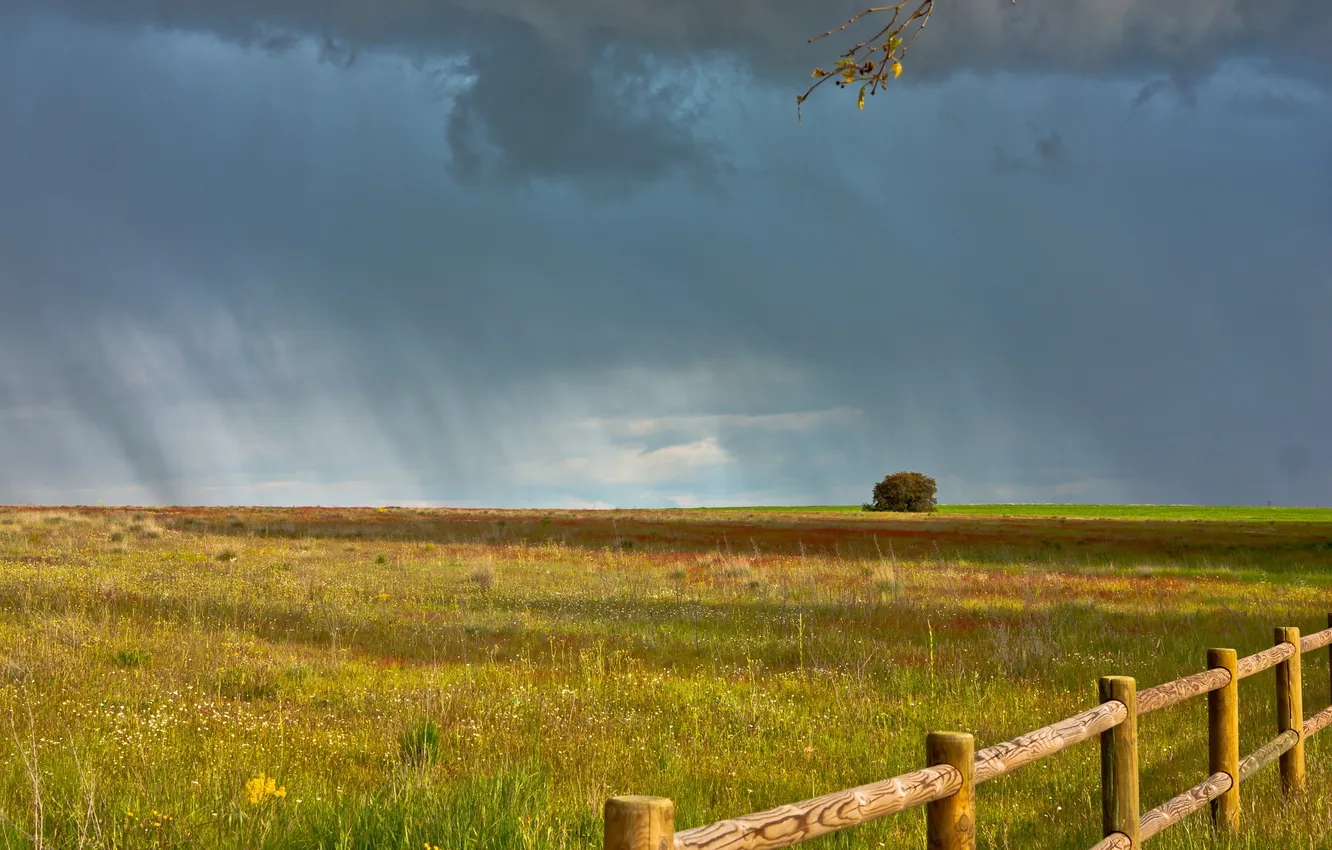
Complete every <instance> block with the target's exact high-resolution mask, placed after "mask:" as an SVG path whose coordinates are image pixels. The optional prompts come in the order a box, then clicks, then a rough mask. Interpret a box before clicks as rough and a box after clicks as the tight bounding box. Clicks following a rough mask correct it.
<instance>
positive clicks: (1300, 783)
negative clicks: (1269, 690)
mask: <svg viewBox="0 0 1332 850" xmlns="http://www.w3.org/2000/svg"><path fill="white" fill-rule="evenodd" d="M1276 640H1277V643H1282V642H1286V643H1293V644H1295V654H1294V655H1292V656H1291V657H1290V658H1287V659H1286V660H1285V661H1282V662H1281V663H1280V664H1278V665H1277V672H1276V680H1277V732H1278V734H1279V733H1281V732H1285V731H1286V730H1288V729H1294V730H1295V732H1296V734H1298V735H1299V736H1300V739H1299V740H1298V741H1296V742H1295V746H1293V747H1291V748H1290V749H1289V750H1287V751H1286V752H1284V753H1282V754H1281V790H1283V791H1285V792H1286V793H1288V794H1289V793H1291V792H1293V791H1302V790H1304V684H1303V680H1302V679H1301V676H1300V630H1299V629H1297V628H1294V627H1292V626H1279V627H1277V630H1276Z"/></svg>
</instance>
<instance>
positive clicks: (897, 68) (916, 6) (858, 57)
mask: <svg viewBox="0 0 1332 850" xmlns="http://www.w3.org/2000/svg"><path fill="white" fill-rule="evenodd" d="M1009 3H1010V4H1011V5H1014V6H1016V5H1017V0H1009ZM933 14H934V0H901V2H898V3H889V4H888V5H886V6H873V7H871V8H868V9H866V10H865V11H863V12H860V13H859V14H856V15H852V16H851V18H850V19H849V20H847V21H846V22H845V23H843V24H842V25H841V26H839V27H833V28H832V29H830V30H828V31H827V32H825V33H822V34H820V35H816V36H814V37H813V38H811V39H810V42H811V43H812V42H815V41H818V40H820V39H823V38H827V37H828V36H830V35H832V34H833V33H839V32H841V31H843V30H845V29H846V28H847V27H849V26H851V25H852V24H855V23H858V22H860V21H861V20H862V19H863V18H868V17H871V16H875V17H876V18H877V19H878V20H883V18H884V16H887V18H888V20H887V23H885V24H884V25H883V26H882V27H881V28H880V29H879V30H878V32H876V33H875V34H874V35H872V36H870V37H869V38H867V39H865V40H864V41H859V42H856V43H855V44H854V45H852V46H851V47H849V48H847V49H846V50H845V51H843V52H842V55H841V56H840V57H838V59H837V61H836V62H835V63H834V64H833V66H832V70H831V71H830V70H826V69H824V68H815V69H814V74H813V77H814V82H813V83H812V84H811V85H810V87H809V88H808V89H806V90H805V93H804V94H798V95H796V115H797V116H799V115H800V108H801V106H803V105H804V103H805V101H806V100H808V99H809V96H810V95H811V94H813V93H814V90H815V89H817V88H818V87H819V86H821V85H823V84H824V83H826V82H828V81H829V80H833V81H834V85H836V86H837V87H838V88H847V87H849V86H854V85H855V84H856V83H859V84H860V92H859V94H858V95H857V96H856V106H857V107H858V108H860V109H864V108H865V95H866V94H871V95H872V94H877V93H878V91H879V89H881V88H885V87H887V85H888V81H889V80H895V79H897V78H898V77H900V76H902V60H903V59H905V58H906V54H907V48H909V47H911V43H912V42H913V41H915V40H916V36H918V35H920V34H921V32H922V31H923V30H924V29H925V26H926V24H928V23H929V22H930V16H931V15H933Z"/></svg>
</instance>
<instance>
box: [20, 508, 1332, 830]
mask: <svg viewBox="0 0 1332 850" xmlns="http://www.w3.org/2000/svg"><path fill="white" fill-rule="evenodd" d="M1012 507H1014V506H1003V509H1004V511H1005V512H1010V511H1008V509H1009V508H1012ZM1058 507H1059V508H1060V510H1064V509H1066V508H1068V507H1069V506H1058ZM1088 507H1089V508H1090V507H1096V509H1097V511H1099V512H1098V513H1097V514H1096V518H1095V519H1076V518H1074V517H1073V516H1072V515H1071V514H1068V513H1065V514H1062V516H1063V517H1064V518H1063V519H1059V518H1055V517H1033V516H1006V517H1005V516H978V515H977V516H959V515H956V513H954V514H953V515H948V516H935V517H914V518H909V517H900V516H884V515H876V514H865V513H859V512H811V511H801V510H799V509H781V510H776V511H768V510H762V509H740V510H704V511H664V512H651V511H616V512H569V511H462V510H419V511H418V510H406V509H389V510H375V509H364V510H350V509H346V510H341V509H340V510H334V509H298V510H277V509H243V510H225V509H222V510H211V509H169V510H141V511H137V512H136V511H131V510H111V509H105V510H103V509H67V510H53V509H18V508H14V509H3V508H0V723H2V724H3V729H2V730H0V765H2V767H0V846H6V847H25V848H26V847H35V846H41V847H45V848H65V847H69V848H76V847H77V848H82V847H117V848H139V847H143V848H148V847H153V848H167V847H181V848H184V847H228V848H257V847H266V848H313V847H326V848H334V847H337V848H372V847H373V848H415V850H420V848H421V847H422V846H425V845H429V846H430V847H432V848H434V847H438V848H443V850H454V848H459V850H462V849H463V848H525V849H526V848H543V849H544V848H573V847H597V846H599V840H600V823H599V813H600V808H601V805H602V803H603V801H604V800H605V798H606V797H608V796H610V795H613V794H622V793H642V794H658V795H662V796H668V797H671V798H672V799H673V800H675V801H676V805H677V825H678V826H679V828H682V829H683V828H687V827H690V826H695V825H699V824H703V823H707V822H710V821H713V820H716V819H720V818H723V817H727V816H732V815H739V814H744V813H747V812H750V811H755V810H758V809H762V808H766V807H769V806H773V805H777V804H781V803H787V802H794V801H796V800H799V799H802V798H805V797H809V796H812V795H816V794H819V793H823V792H826V791H831V790H836V789H839V788H844V787H850V786H852V785H856V784H859V783H862V782H866V781H871V780H875V779H880V778H884V777H887V776H891V775H894V774H897V773H901V772H904V771H907V770H910V769H913V768H916V767H919V766H920V765H921V764H922V759H923V742H924V735H925V732H926V731H927V730H930V729H945V728H948V729H961V730H965V731H971V732H974V733H975V734H976V736H977V740H978V745H979V746H984V745H986V744H990V743H994V742H997V741H1000V740H1003V739H1006V738H1009V737H1012V736H1014V735H1016V734H1019V733H1022V732H1025V731H1028V730H1030V729H1032V728H1035V727H1037V726H1040V725H1043V724H1045V723H1048V722H1051V721H1054V720H1058V719H1061V718H1063V717H1065V716H1068V715H1070V714H1073V713H1075V712H1077V711H1079V710H1082V709H1084V708H1087V707H1090V706H1091V705H1093V704H1094V703H1095V702H1096V685H1095V682H1096V678H1097V677H1098V676H1101V675H1106V674H1111V673H1118V674H1126V675H1132V676H1136V677H1137V678H1138V681H1139V683H1140V686H1143V687H1146V686H1149V685H1152V684H1155V683H1157V682H1161V681H1165V680H1167V679H1171V678H1174V677H1176V676H1179V675H1182V674H1185V673H1189V672H1194V671H1196V670H1199V669H1201V668H1202V666H1203V660H1204V657H1205V651H1206V649H1207V648H1208V647H1209V646H1232V647H1235V648H1236V649H1238V650H1239V651H1240V653H1241V654H1242V655H1243V654H1247V653H1249V652H1253V651H1255V650H1257V649H1260V648H1263V647H1266V646H1269V645H1270V644H1271V642H1272V628H1273V627H1274V626H1277V625H1297V626H1300V627H1302V628H1303V629H1305V630H1306V631H1313V630H1317V629H1321V628H1323V627H1324V626H1325V625H1326V622H1327V620H1326V614H1325V612H1326V611H1327V610H1329V609H1332V586H1330V583H1329V579H1330V578H1332V521H1323V519H1322V517H1321V515H1313V516H1310V517H1304V518H1301V521H1292V522H1275V521H1269V519H1268V518H1267V517H1268V515H1267V514H1265V513H1263V509H1245V510H1251V511H1253V515H1252V516H1243V517H1232V518H1226V519H1207V521H1203V522H1194V521H1188V522H1186V521H1177V520H1175V519H1171V518H1165V520H1164V521H1163V518H1161V517H1159V516H1157V517H1152V518H1151V519H1152V520H1153V521H1138V520H1135V519H1128V518H1123V517H1122V516H1121V517H1113V516H1112V515H1111V514H1110V513H1109V512H1107V510H1105V509H1102V508H1101V507H1097V506H1088ZM1204 510H1207V511H1211V510H1216V509H1204ZM1329 687H1330V686H1329V680H1328V656H1327V653H1326V652H1322V651H1320V652H1318V653H1314V654H1310V655H1307V656H1305V698H1306V712H1309V713H1311V712H1313V711H1315V710H1318V709H1320V708H1322V707H1323V706H1324V705H1326V704H1327V702H1328V700H1329ZM1274 690H1275V685H1274V675H1273V673H1272V672H1271V671H1268V672H1266V673H1262V674H1259V675H1257V676H1255V677H1252V678H1250V679H1246V680H1244V682H1243V683H1242V684H1241V686H1240V696H1241V707H1242V712H1243V721H1242V722H1243V725H1242V730H1241V749H1242V751H1243V752H1246V753H1247V752H1248V751H1250V750H1252V749H1254V748H1256V747H1257V746H1258V745H1259V744H1261V743H1263V742H1265V741H1266V740H1267V739H1269V738H1270V737H1272V736H1273V735H1274V734H1275V721H1274V712H1275V709H1274ZM1205 718H1206V703H1205V701H1204V700H1194V701H1192V702H1190V703H1188V704H1186V705H1184V706H1180V707H1177V708H1172V709H1168V710H1165V711H1162V712H1159V713H1158V714H1154V715H1152V716H1150V717H1148V718H1145V719H1144V720H1143V724H1142V729H1141V737H1142V763H1143V772H1142V781H1143V805H1144V808H1146V807H1150V806H1153V805H1155V804H1157V803H1159V802H1161V801H1163V800H1164V799H1165V798H1167V797H1169V796H1171V795H1173V794H1174V793H1176V792H1178V791H1181V790H1183V789H1184V788H1186V787H1188V786H1190V785H1193V784H1194V783H1195V782H1197V781H1199V780H1200V779H1202V778H1203V776H1204V775H1205V774H1206V767H1207V764H1206V741H1205V728H1206V721H1205ZM1308 760H1309V791H1308V793H1307V794H1306V795H1305V796H1304V797H1303V798H1302V799H1300V800H1298V801H1295V802H1293V803H1291V804H1289V805H1283V804H1282V801H1281V797H1280V794H1279V791H1278V783H1277V777H1276V773H1275V771H1274V770H1272V769H1269V770H1268V771H1266V772H1265V773H1263V774H1261V775H1260V776H1259V777H1256V778H1255V779H1253V780H1252V781H1250V782H1248V783H1245V785H1244V786H1243V792H1242V796H1243V818H1244V823H1245V829H1244V832H1243V834H1242V835H1241V836H1240V837H1239V838H1238V839H1237V840H1235V841H1233V842H1230V843H1228V844H1226V845H1225V846H1231V847H1246V848H1326V847H1329V846H1332V838H1329V836H1332V733H1324V734H1323V735H1322V736H1319V737H1315V738H1313V739H1311V740H1310V741H1309V744H1308ZM270 779H271V780H272V782H271V784H270V783H269V781H268V780H270ZM1098 795H1099V755H1098V750H1097V747H1096V745H1095V744H1094V743H1089V744H1086V745H1083V746H1081V747H1078V748H1075V749H1073V750H1070V751H1068V752H1065V753H1062V754H1060V755H1058V756H1055V757H1053V758H1052V759H1049V760H1046V761H1044V762H1041V763H1039V764H1037V765H1033V766H1030V767H1027V768H1024V769H1022V770H1020V771H1018V772H1017V773H1016V774H1014V775H1013V776H1010V777H1007V778H1004V779H1001V780H998V781H996V782H993V783H990V784H987V785H985V786H984V787H982V789H981V790H980V793H979V802H978V816H979V824H978V834H979V838H980V844H981V846H983V847H991V848H1019V847H1023V848H1025V847H1041V848H1087V847H1090V846H1091V845H1092V844H1094V843H1095V842H1096V840H1097V839H1098V837H1099V823H1100V817H1099V796H1098ZM1206 824H1207V817H1206V814H1205V813H1202V814H1198V815H1194V816H1193V817H1192V818H1191V819H1190V820H1189V821H1187V822H1186V824H1185V825H1183V826H1181V827H1177V828H1175V829H1173V830H1171V831H1170V832H1168V833H1166V834H1165V835H1164V836H1162V837H1160V838H1157V839H1154V840H1153V841H1152V846H1154V847H1162V848H1202V847H1212V846H1216V845H1217V842H1216V841H1214V840H1213V839H1212V838H1211V837H1210V835H1209V832H1208V830H1207V829H1206ZM810 846H811V847H822V848H877V847H904V848H905V847H922V848H923V847H924V821H923V814H922V813H921V812H919V811H916V812H908V813H905V814H903V815H899V816H896V817H893V818H888V819H886V820H884V821H881V822H878V823H875V824H871V825H868V826H865V827H861V828H858V829H855V830H851V831H849V832H845V833H841V834H838V835H836V836H833V837H830V838H826V839H820V840H819V841H817V842H815V843H813V844H811V845H810Z"/></svg>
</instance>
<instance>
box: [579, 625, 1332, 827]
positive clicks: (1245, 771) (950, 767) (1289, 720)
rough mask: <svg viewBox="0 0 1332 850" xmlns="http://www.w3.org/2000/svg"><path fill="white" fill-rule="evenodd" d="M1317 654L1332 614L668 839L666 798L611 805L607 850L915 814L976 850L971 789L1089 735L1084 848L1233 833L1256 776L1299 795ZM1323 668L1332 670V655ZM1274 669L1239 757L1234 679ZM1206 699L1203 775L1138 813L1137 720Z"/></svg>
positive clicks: (1328, 637) (1119, 680) (615, 800)
mask: <svg viewBox="0 0 1332 850" xmlns="http://www.w3.org/2000/svg"><path fill="white" fill-rule="evenodd" d="M1322 647H1332V614H1329V615H1328V628H1327V629H1326V630H1324V631H1321V632H1317V633H1315V634H1312V635H1307V636H1305V637H1303V638H1301V637H1300V631H1299V629H1296V628H1278V629H1277V630H1276V645H1275V646H1273V647H1272V648H1271V649H1265V650H1263V651H1262V652H1259V653H1255V654H1254V655H1250V656H1247V657H1245V658H1238V657H1237V655H1236V652H1235V650H1233V649H1211V650H1208V652H1207V669H1206V670H1204V671H1203V672H1201V673H1195V674H1193V675H1192V676H1185V677H1184V678H1182V679H1176V680H1174V681H1173V682H1166V683H1165V684H1163V685H1157V686H1156V687H1154V688H1148V689H1147V690H1144V691H1139V690H1137V687H1136V684H1135V682H1134V680H1133V679H1132V678H1131V677H1128V676H1106V677H1104V678H1102V679H1101V680H1100V697H1101V704H1100V705H1098V706H1097V707H1096V708H1093V709H1090V710H1088V711H1084V712H1082V713H1081V714H1077V715H1074V716H1073V717H1070V718H1068V719H1067V720H1061V721H1059V722H1058V723H1054V724H1051V725H1049V726H1046V727H1044V728H1041V729H1037V730H1036V731H1034V732H1028V733H1027V734H1025V735H1019V736H1018V737H1016V738H1013V739H1012V740H1010V741H1004V742H1003V743H1001V744H995V745H994V746H992V747H987V748H985V749H983V750H981V751H979V752H976V751H975V744H974V742H973V739H972V736H971V735H969V734H966V733H962V732H931V733H929V735H928V736H926V739H925V756H926V761H927V762H928V766H927V767H925V768H923V769H921V770H916V771H912V772H911V773H905V774H902V775H901V776H895V777H893V778H892V779H885V780H883V781H881V782H873V783H870V784H868V785H861V786H859V787H857V788H850V789H848V790H845V791H837V792H834V793H832V794H825V795H823V796H822V797H815V798H814V799H812V800H805V801H803V802H800V803H792V804H790V805H786V806H779V807H777V808H775V809H769V810H767V811H764V812H756V813H754V814H751V815H744V816H743V817H737V818H731V819H729V820H723V821H718V822H717V823H713V824H708V825H707V826H700V827H695V828H693V829H687V830H685V831H683V832H676V831H675V807H674V805H673V804H672V803H671V801H670V800H668V799H666V798H664V797H612V798H611V799H609V800H607V801H606V810H605V834H606V842H605V850H775V848H778V847H790V846H791V845H793V844H798V843H800V842H802V841H808V840H809V839H811V838H817V837H818V836H820V835H826V834H828V833H830V832H836V831H838V830H841V829H846V828H847V827H851V826H855V825H857V824H861V823H865V822H866V821H871V820H876V819H878V818H881V817H884V816H886V815H891V814H896V813H897V812H901V811H904V810H906V809H910V808H914V807H916V806H922V805H923V806H926V832H927V835H928V847H929V850H970V848H974V847H975V846H976V786H977V785H980V784H981V783H982V782H988V781H990V780H991V779H996V778H998V777H1000V776H1006V775H1007V774H1009V773H1012V772H1013V771H1015V770H1017V769H1018V768H1019V767H1022V766H1023V765H1027V764H1031V763H1032V762H1035V761H1039V760H1040V759H1043V758H1046V757H1047V756H1050V755H1053V754H1054V753H1057V752H1059V751H1060V750H1065V749H1068V748H1069V747H1071V746H1073V745H1074V744H1080V743H1082V742H1084V741H1088V740H1091V739H1092V738H1094V737H1097V736H1099V737H1100V740H1101V812H1102V826H1103V834H1104V835H1105V838H1104V839H1102V840H1101V841H1100V843H1098V844H1097V845H1096V846H1095V847H1094V848H1092V850H1134V848H1137V847H1139V846H1141V843H1142V842H1143V841H1146V840H1147V839H1149V838H1151V837H1152V836H1154V835H1156V834H1157V833H1159V832H1161V831H1162V830H1163V829H1166V828H1167V827H1169V826H1172V825H1174V824H1176V823H1178V822H1179V821H1180V820H1182V819H1183V818H1184V817H1186V816H1187V815H1189V814H1192V813H1193V812H1196V811H1198V810H1199V809H1201V808H1202V807H1203V806H1205V805H1207V804H1208V803H1209V802H1210V803H1211V804H1212V819H1213V822H1214V823H1215V825H1216V827H1217V828H1218V829H1220V830H1223V831H1234V830H1237V829H1239V794H1240V783H1241V782H1243V781H1244V780H1246V779H1248V778H1249V777H1250V776H1252V775H1253V774H1254V773H1256V772H1258V771H1259V770H1261V769H1263V768H1264V767H1267V766H1268V765H1270V764H1271V763H1272V762H1274V761H1280V769H1281V785H1282V788H1283V789H1284V791H1285V792H1286V793H1287V794H1294V793H1297V792H1299V791H1300V790H1302V789H1303V788H1304V741H1305V739H1306V738H1308V737H1309V736H1310V735H1313V734H1314V733H1316V732H1319V731H1321V730H1322V729H1324V728H1326V727H1328V726H1329V725H1332V706H1329V707H1328V708H1325V709H1323V710H1322V711H1320V712H1318V713H1317V714H1315V715H1313V716H1312V717H1310V718H1308V719H1307V720H1306V719H1305V718H1304V716H1303V715H1304V708H1303V695H1302V690H1303V687H1302V679H1301V674H1300V658H1301V656H1302V655H1303V654H1304V653H1306V652H1313V651H1314V650H1316V649H1320V648H1322ZM1328 663H1329V668H1330V669H1332V648H1330V649H1329V658H1328ZM1270 667H1276V668H1277V670H1276V687H1277V730H1276V731H1277V735H1276V737H1275V738H1273V739H1272V740H1271V741H1269V742H1267V743H1266V744H1264V745H1263V746H1261V747H1259V748H1258V749H1257V750H1255V751H1254V752H1253V753H1251V754H1250V755H1249V756H1247V757H1245V758H1243V759H1241V758H1240V755H1239V680H1240V679H1243V678H1245V677H1247V676H1252V675H1253V674H1255V673H1258V672H1260V671H1263V670H1266V669H1268V668H1270ZM1203 694H1206V695H1207V731H1208V761H1209V764H1208V774H1209V775H1208V776H1207V778H1206V779H1204V780H1203V781H1202V782H1199V783H1198V784H1197V785H1195V786H1193V787H1192V788H1190V789H1188V790H1187V791H1185V792H1184V793H1182V794H1179V795H1178V796H1176V797H1172V798H1171V799H1169V800H1166V801H1165V802H1164V803H1162V804H1161V805H1159V806H1157V807H1156V808H1154V809H1152V810H1150V811H1148V812H1145V813H1141V814H1140V813H1139V806H1138V718H1140V717H1142V716H1143V715H1145V714H1151V713H1152V712H1154V711H1159V710H1161V709H1163V708H1166V707H1168V706H1172V705H1176V704H1178V703H1181V702H1184V701H1185V700H1188V699H1191V698H1193V697H1197V696H1202V695H1203Z"/></svg>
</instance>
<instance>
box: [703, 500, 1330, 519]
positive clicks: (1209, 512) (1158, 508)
mask: <svg viewBox="0 0 1332 850" xmlns="http://www.w3.org/2000/svg"><path fill="white" fill-rule="evenodd" d="M695 510H718V511H741V512H745V511H747V512H761V513H850V512H854V513H860V512H861V508H860V505H802V506H780V505H776V506H763V507H752V508H747V507H737V508H697V509H695ZM939 513H940V514H945V515H961V516H1022V517H1076V518H1080V519H1169V520H1229V521H1232V522H1327V523H1332V508H1286V507H1273V508H1267V507H1251V506H1242V505H1215V506H1213V505H1058V504H1048V505H1041V504H995V505H940V506H939Z"/></svg>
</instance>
